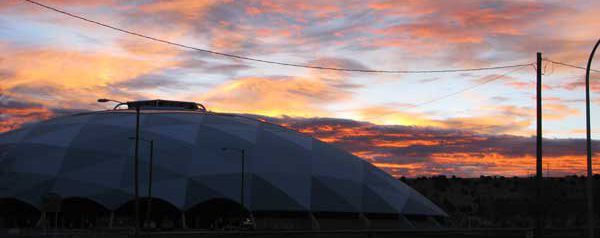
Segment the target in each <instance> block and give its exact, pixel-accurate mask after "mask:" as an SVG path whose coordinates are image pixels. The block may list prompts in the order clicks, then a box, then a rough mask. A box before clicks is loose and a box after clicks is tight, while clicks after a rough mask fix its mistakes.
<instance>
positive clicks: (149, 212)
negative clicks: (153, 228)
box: [129, 137, 154, 224]
mask: <svg viewBox="0 0 600 238" xmlns="http://www.w3.org/2000/svg"><path fill="white" fill-rule="evenodd" d="M129 139H130V140H134V139H135V137H129ZM139 140H140V141H143V142H147V143H149V144H150V163H149V164H148V209H147V210H146V218H145V219H144V220H145V223H146V224H150V218H151V215H152V178H153V177H152V174H153V171H154V140H148V139H144V138H140V139H139Z"/></svg>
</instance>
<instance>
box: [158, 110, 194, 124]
mask: <svg viewBox="0 0 600 238" xmlns="http://www.w3.org/2000/svg"><path fill="white" fill-rule="evenodd" d="M153 116H159V117H162V118H165V119H173V121H171V124H183V123H185V124H202V123H203V121H204V117H205V116H206V114H205V113H198V112H185V113H177V112H175V113H173V112H171V113H155V114H154V115H153Z"/></svg>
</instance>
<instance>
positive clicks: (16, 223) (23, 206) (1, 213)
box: [0, 198, 41, 228]
mask: <svg viewBox="0 0 600 238" xmlns="http://www.w3.org/2000/svg"><path fill="white" fill-rule="evenodd" d="M40 216H41V212H40V211H39V210H38V209H37V208H35V207H34V206H32V205H31V204H29V203H26V202H23V201H21V200H18V199H16V198H0V227H2V228H31V227H34V226H35V225H36V223H37V222H38V221H39V219H40Z"/></svg>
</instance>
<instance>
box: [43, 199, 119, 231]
mask: <svg viewBox="0 0 600 238" xmlns="http://www.w3.org/2000/svg"><path fill="white" fill-rule="evenodd" d="M60 204H61V206H60V213H59V216H58V219H59V220H58V224H59V227H61V228H64V229H93V228H104V227H108V224H109V219H110V210H109V209H108V208H106V207H104V206H102V205H101V204H99V203H97V202H95V201H93V200H91V199H87V198H81V197H71V198H65V199H62V201H61V203H60ZM48 219H50V220H51V219H56V218H53V217H52V216H48ZM50 224H55V223H54V222H52V221H51V222H50Z"/></svg>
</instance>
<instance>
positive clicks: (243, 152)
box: [221, 147, 246, 231]
mask: <svg viewBox="0 0 600 238" xmlns="http://www.w3.org/2000/svg"><path fill="white" fill-rule="evenodd" d="M221 150H223V151H228V150H232V151H237V152H240V154H241V155H242V178H241V185H240V204H241V205H240V231H241V230H242V228H243V225H244V173H245V172H244V170H245V169H244V168H245V166H244V163H245V161H246V150H244V149H240V148H232V147H223V148H221Z"/></svg>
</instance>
